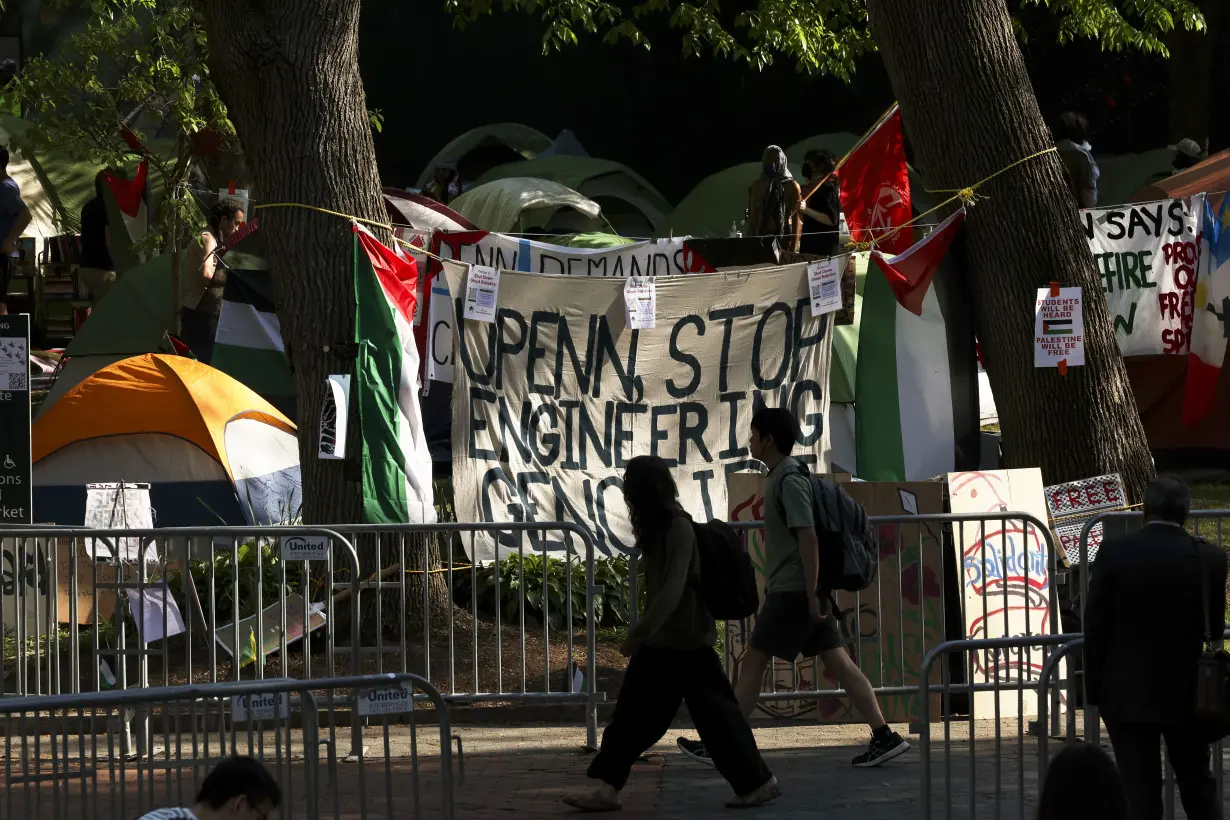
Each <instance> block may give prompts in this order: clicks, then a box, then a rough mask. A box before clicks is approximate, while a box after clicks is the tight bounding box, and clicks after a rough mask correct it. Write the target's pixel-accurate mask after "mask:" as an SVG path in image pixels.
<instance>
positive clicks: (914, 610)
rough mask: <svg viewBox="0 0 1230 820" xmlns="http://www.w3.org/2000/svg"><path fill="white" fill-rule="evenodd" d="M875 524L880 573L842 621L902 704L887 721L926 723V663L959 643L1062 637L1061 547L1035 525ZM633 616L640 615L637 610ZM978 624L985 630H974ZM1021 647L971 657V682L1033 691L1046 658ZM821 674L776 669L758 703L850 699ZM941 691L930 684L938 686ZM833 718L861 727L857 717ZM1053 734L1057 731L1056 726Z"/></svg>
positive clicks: (865, 665) (1002, 517) (1017, 518)
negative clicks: (981, 638) (953, 612)
mask: <svg viewBox="0 0 1230 820" xmlns="http://www.w3.org/2000/svg"><path fill="white" fill-rule="evenodd" d="M870 520H871V523H872V524H873V525H874V526H876V527H877V530H878V533H879V536H880V570H881V571H880V572H879V573H877V576H876V580H875V582H874V583H873V584H872V586H871V587H869V588H868V589H866V590H864V591H862V592H858V593H839V594H838V596H837V601H838V607H839V612H838V616H839V617H840V618H841V619H842V625H843V629H844V631H845V633H846V634H847V635H848V636H849V637H850V638H852V640H853V647H852V648H853V650H854V657H855V661H856V662H857V663H858V664H859V667H860V668H861V669H862V670H863V673H864V674H865V675H866V676H867V678H868V680H870V681H871V683H872V685H873V688H874V689H875V692H876V694H877V695H878V696H880V697H882V698H896V699H899V700H900V703H899V704H895V705H894V706H893V708H892V709H889V708H885V709H884V711H885V714H886V716H888V715H889V714H890V711H892V712H896V713H897V714H899V715H901V718H900V719H915V718H917V717H918V716H919V714H920V703H919V701H920V700H922V699H923V698H922V695H921V691H920V689H919V686H920V683H921V682H922V681H924V680H927V678H926V677H923V676H921V672H922V669H921V665H922V663H923V660H924V655H925V653H926V651H927V650H928V649H930V648H932V647H934V646H936V645H938V644H940V643H942V642H943V641H945V640H947V639H948V637H950V636H952V635H956V634H960V635H963V636H969V635H971V634H972V635H975V636H977V635H979V634H987V633H988V632H989V633H992V634H994V632H996V631H999V632H1001V633H1002V634H1006V635H1018V636H1019V635H1024V636H1029V635H1046V634H1050V635H1054V634H1056V633H1059V632H1060V631H1061V628H1060V619H1059V608H1060V607H1059V600H1058V593H1057V590H1056V583H1057V576H1058V567H1059V565H1058V562H1057V548H1056V544H1055V540H1054V536H1053V534H1052V533H1051V530H1050V527H1049V526H1047V525H1046V524H1045V523H1043V522H1042V521H1040V520H1039V519H1037V518H1035V517H1034V516H1031V515H1029V514H1028V513H1022V512H1007V511H1005V512H1000V513H994V514H985V513H984V514H929V515H891V516H873V517H871V519H870ZM733 526H735V527H736V528H737V529H740V530H743V531H744V532H745V537H746V535H747V534H750V532H752V531H754V530H758V529H760V528H762V527H763V524H762V523H760V522H751V523H745V522H739V523H736V524H734V525H733ZM1028 530H1033V531H1034V532H1036V534H1037V539H1038V543H1037V548H1036V549H1034V548H1032V547H1031V545H1030V544H1029V543H1026V544H1025V545H1024V547H1023V548H1022V547H1019V546H1018V545H1016V544H1014V543H1011V542H1012V541H1013V537H1014V536H1018V535H1019V536H1021V540H1022V541H1027V538H1026V537H1025V536H1026V532H1027V531H1028ZM907 533H908V535H907ZM967 543H972V544H973V545H974V547H973V548H971V551H970V554H968V555H963V557H962V558H961V559H960V560H956V561H955V563H956V574H957V579H958V589H957V593H958V598H959V600H960V602H961V605H960V613H961V623H960V624H959V625H958V624H950V623H949V618H948V613H947V612H946V609H947V607H946V605H945V604H946V601H947V599H948V597H949V595H950V593H951V589H950V587H951V581H950V578H949V572H948V571H946V569H945V568H946V561H947V560H949V556H953V558H954V559H955V556H956V555H957V554H958V553H957V552H956V551H954V550H955V546H954V545H966V544H967ZM965 552H966V550H965V549H961V550H960V553H962V554H963V553H965ZM949 566H951V563H950V564H949ZM1044 581H1045V583H1044ZM974 590H977V592H975V591H974ZM632 611H633V612H635V611H636V603H635V601H634V602H633V604H632ZM885 614H887V615H888V617H887V618H885V617H884V615H885ZM970 624H978V626H975V627H973V629H971V628H969V625H970ZM727 630H728V633H729V632H734V631H736V630H737V631H738V632H739V633H740V634H743V635H750V628H749V625H748V624H747V623H744V624H728V625H727ZM958 630H959V631H958ZM907 636H913V637H912V638H911V637H907ZM732 643H733V642H732V641H730V640H728V641H727V646H726V648H727V649H728V650H733V652H731V651H728V652H727V653H726V654H727V658H726V662H727V668H728V671H731V672H733V666H734V664H735V662H736V661H737V657H732V655H733V654H735V653H737V652H738V651H739V650H740V646H738V645H733V646H732ZM988 646H990V645H988ZM1014 646H1016V645H1014ZM1019 648H1020V651H1019V652H1016V653H1013V652H1005V653H1002V654H1000V653H995V654H992V655H989V656H984V657H981V658H975V657H971V656H963V659H964V660H967V661H969V662H968V663H967V664H966V665H965V667H964V671H963V673H962V675H963V680H964V681H967V682H968V681H971V680H974V679H975V678H982V679H983V680H984V681H985V680H989V679H990V677H991V674H992V672H998V673H999V674H1000V675H1001V681H1000V683H1001V688H1004V687H1007V686H1009V679H1011V680H1012V681H1015V683H1014V684H1013V685H1015V686H1017V687H1018V688H1021V689H1023V690H1033V689H1035V688H1036V686H1037V680H1038V677H1037V676H1038V671H1039V670H1040V669H1041V666H1042V664H1043V661H1044V660H1045V657H1044V656H1043V655H1042V654H1041V653H1039V654H1037V655H1036V656H1035V654H1034V651H1033V645H1032V644H1029V643H1023V644H1020V645H1019ZM821 666H822V664H821V663H820V660H819V659H818V658H811V659H806V660H804V661H802V662H800V661H797V660H796V661H795V662H794V663H792V664H790V665H789V667H788V668H787V667H786V665H785V664H784V663H779V664H778V665H777V666H775V667H771V673H770V676H769V681H768V683H769V686H768V688H767V689H766V691H763V692H762V693H761V696H760V703H761V704H762V708H763V706H769V707H770V708H772V707H771V705H772V704H775V703H781V702H791V701H806V700H813V701H818V700H825V699H834V698H840V697H844V696H845V694H846V693H845V691H844V690H843V689H840V688H821V686H820V685H819V684H820V682H821V680H822V677H823V676H822V675H821V674H820V667H821ZM808 667H810V672H809V670H808ZM808 679H810V680H811V681H812V685H811V686H810V687H800V686H799V682H800V681H806V680H808ZM936 682H937V681H936V680H932V684H935V683H936ZM833 716H834V717H852V718H853V719H856V720H857V719H858V717H857V716H856V715H844V716H843V715H839V714H837V713H834V714H833ZM890 721H892V718H891V717H890ZM1052 730H1053V731H1057V730H1058V728H1057V724H1056V725H1055V726H1054V727H1052Z"/></svg>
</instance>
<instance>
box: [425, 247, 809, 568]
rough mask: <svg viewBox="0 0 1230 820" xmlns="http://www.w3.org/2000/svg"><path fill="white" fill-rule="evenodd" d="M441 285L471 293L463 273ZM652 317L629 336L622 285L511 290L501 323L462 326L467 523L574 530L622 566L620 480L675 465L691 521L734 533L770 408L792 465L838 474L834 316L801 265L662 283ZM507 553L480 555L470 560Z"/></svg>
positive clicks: (536, 541) (504, 285)
mask: <svg viewBox="0 0 1230 820" xmlns="http://www.w3.org/2000/svg"><path fill="white" fill-rule="evenodd" d="M445 274H446V277H447V280H448V283H449V288H450V289H451V291H452V292H453V293H459V294H460V293H464V290H463V288H464V287H465V282H466V268H465V266H463V265H458V264H455V263H451V262H450V263H446V264H445ZM654 302H655V304H654V314H655V320H654V326H653V327H652V328H646V329H641V330H631V329H629V328H628V327H627V322H626V317H625V307H624V305H625V300H624V282H623V281H622V280H617V279H613V278H609V277H608V278H605V279H603V278H581V277H575V276H541V275H534V274H526V273H516V272H511V271H504V272H502V273H501V274H500V289H499V296H498V305H497V311H496V319H495V322H494V323H488V322H478V321H471V320H467V321H464V322H462V323H461V332H460V333H459V334H458V337H457V340H456V343H457V350H458V362H459V366H458V367H457V368H455V370H454V376H455V382H454V388H453V486H454V488H455V490H456V504H457V516H458V520H461V521H478V522H484V523H488V522H501V521H529V520H537V521H569V522H575V523H577V524H579V525H580V526H582V527H584V528H585V529H586V530H588V531H589V532H590V533H591V534H592V536H593V539H594V544H595V546H596V547H597V549H598V551H599V552H601V553H604V554H607V555H614V554H620V553H626V552H628V551H630V550H631V549H632V547H633V538H632V532H631V526H630V524H629V522H628V515H627V509H626V507H625V505H624V500H623V495H622V493H621V491H620V488H621V479H622V476H623V472H624V468H625V467H626V465H627V463H628V461H629V460H630V459H631V458H632V457H634V456H637V455H656V456H660V457H661V458H663V459H665V460H666V461H667V463H668V464H669V465H671V467H672V469H673V471H674V476H675V481H676V483H677V484H678V487H679V500H680V503H681V504H682V505H683V507H684V509H686V510H687V511H688V512H689V513H691V514H692V516H693V517H694V518H695V519H696V520H709V519H711V518H722V517H725V515H726V512H727V499H726V477H727V475H729V474H730V473H733V472H739V471H741V470H747V469H753V468H754V466H755V463H754V462H753V461H752V460H751V454H750V452H749V450H748V439H749V436H750V428H749V423H750V421H751V418H752V414H753V413H754V412H755V411H756V410H757V409H759V407H761V406H770V407H779V406H780V407H786V408H788V409H789V410H790V411H791V413H793V414H794V416H795V418H797V419H798V420H799V424H800V427H801V428H802V429H801V437H800V440H799V442H798V445H797V447H796V450H795V455H796V457H798V458H799V459H800V460H802V461H805V462H807V463H809V464H811V465H812V467H813V469H814V470H815V471H818V472H826V471H827V470H828V469H829V432H828V424H827V419H826V416H827V413H828V407H829V396H828V389H827V388H828V383H829V365H830V361H831V352H832V316H831V315H829V314H826V315H823V316H812V315H811V299H810V294H809V291H808V286H807V274H806V265H804V264H799V265H790V266H787V267H779V268H767V269H763V270H757V271H743V272H739V273H716V274H709V275H702V276H694V277H665V278H659V279H657V280H655V299H654ZM462 307H463V305H462V304H461V300H458V301H457V302H456V303H455V304H454V311H455V315H460V314H461V311H462ZM499 538H500V543H499V552H500V554H501V555H503V554H506V553H507V552H509V551H515V550H516V549H517V548H518V546H519V545H520V546H524V547H525V548H527V550H528V549H529V548H530V547H532V548H533V549H534V550H535V551H541V550H544V549H545V550H547V551H560V550H565V549H567V548H568V547H569V546H570V544H569V541H568V536H567V535H565V534H561V533H560V532H558V531H556V532H546V533H526V534H524V540H523V536H522V534H518V533H512V532H509V533H503V534H501V535H500V536H499ZM571 547H572V548H573V549H575V550H583V545H582V544H581V543H580V542H579V541H578V539H576V538H573V539H572V541H571ZM496 551H497V550H496V544H495V543H494V539H493V538H492V537H490V536H479V537H477V538H476V539H475V544H474V553H475V554H474V556H473V557H474V559H475V560H480V561H481V560H489V559H491V558H493V557H494V556H495V554H496ZM582 554H583V553H582Z"/></svg>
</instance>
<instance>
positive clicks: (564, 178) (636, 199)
mask: <svg viewBox="0 0 1230 820" xmlns="http://www.w3.org/2000/svg"><path fill="white" fill-rule="evenodd" d="M509 177H533V178H535V179H549V180H551V181H552V182H558V183H559V184H561V185H565V186H567V187H569V188H571V189H572V190H574V191H576V192H577V193H579V194H581V195H583V196H586V197H589V198H590V199H592V200H594V201H595V202H597V203H598V204H599V205H601V206H602V213H603V215H604V216H605V217H606V219H607V222H608V223H609V224H610V225H611V227H612V228H613V229H614V230H615V231H616V232H618V233H619V234H621V235H623V236H638V237H644V236H653V235H655V234H657V233H658V232H659V231H660V230H661V228H662V223H663V220H665V218H666V214H668V213H669V212H670V209H671V206H670V203H669V202H667V201H666V199H664V198H663V196H662V195H661V194H660V193H658V191H657V189H656V188H654V187H653V185H651V184H649V181H648V180H646V179H645V178H644V177H642V176H641V175H640V174H638V173H637V172H636V171H633V170H632V169H631V168H629V167H628V166H626V165H623V164H621V163H618V162H612V161H610V160H605V159H593V158H591V157H576V156H553V157H539V158H538V159H531V160H526V161H524V162H513V163H510V164H508V165H501V166H500V167H498V168H493V169H491V170H490V171H488V172H487V173H486V174H484V175H483V176H482V177H481V178H480V179H479V180H478V181H479V184H482V183H484V182H490V181H492V180H496V179H507V178H509Z"/></svg>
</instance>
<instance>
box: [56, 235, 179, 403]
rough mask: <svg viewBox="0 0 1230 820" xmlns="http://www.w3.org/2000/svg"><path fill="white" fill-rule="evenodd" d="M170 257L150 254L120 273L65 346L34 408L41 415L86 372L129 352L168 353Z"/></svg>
mask: <svg viewBox="0 0 1230 820" xmlns="http://www.w3.org/2000/svg"><path fill="white" fill-rule="evenodd" d="M171 305H172V300H171V257H170V256H169V255H166V254H164V255H162V256H155V257H154V258H153V259H151V260H150V261H148V262H146V263H144V264H142V265H139V266H137V267H135V268H133V269H132V270H130V271H127V272H126V273H124V274H121V275H120V276H119V277H118V278H117V279H116V281H115V287H113V288H111V290H110V292H109V293H108V294H107V296H106V298H104V299H103V300H102V301H101V302H99V303H98V306H97V307H95V308H94V310H93V311H92V312H91V313H90V318H89V319H87V320H86V322H85V324H83V325H82V326H81V329H80V330H79V331H77V335H76V336H74V337H73V340H72V341H71V342H69V344H68V348H67V349H65V351H64V357H63V360H62V367H61V368H60V372H59V373H58V374H57V375H56V379H55V384H54V386H53V387H52V388H51V392H50V393H48V395H47V398H46V399H45V400H44V401H43V403H42V405H41V407H40V408H39V413H40V414H45V413H46V412H47V411H48V410H49V409H50V408H51V407H52V406H53V405H54V404H55V403H56V402H58V401H59V400H60V398H61V397H62V396H64V394H65V393H67V392H68V391H69V390H71V389H73V388H74V387H76V386H77V385H78V384H80V383H81V382H83V381H85V379H87V378H88V377H89V376H90V375H91V374H93V373H95V372H97V371H99V370H101V369H103V368H104V367H106V366H108V365H110V364H114V363H115V362H118V361H120V360H122V359H127V358H128V357H129V356H137V355H140V354H141V353H155V352H162V353H171V352H173V350H172V348H171V346H170V342H169V340H168V339H167V331H168V327H169V324H170V320H171Z"/></svg>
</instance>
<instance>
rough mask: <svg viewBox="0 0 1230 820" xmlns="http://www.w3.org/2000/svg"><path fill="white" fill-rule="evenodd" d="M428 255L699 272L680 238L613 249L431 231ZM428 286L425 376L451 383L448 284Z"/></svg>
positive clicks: (612, 272) (596, 269)
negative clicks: (430, 248) (430, 250)
mask: <svg viewBox="0 0 1230 820" xmlns="http://www.w3.org/2000/svg"><path fill="white" fill-rule="evenodd" d="M432 253H434V254H436V255H437V256H439V257H441V258H444V259H456V260H457V261H459V262H466V263H468V264H471V265H482V266H484V267H489V268H496V269H501V270H504V269H506V270H516V271H524V272H528V273H555V274H565V275H568V276H597V277H603V276H607V277H610V276H613V277H619V278H623V277H627V276H674V275H676V274H681V273H694V272H696V271H698V270H704V268H703V267H697V265H698V262H697V261H696V260H692V259H690V258H689V257H688V253H687V250H686V248H685V247H684V240H683V239H655V240H650V241H646V242H636V243H634V244H631V245H620V246H617V247H614V248H570V247H565V246H563V245H549V244H547V243H546V242H536V241H534V240H532V239H520V238H517V237H513V236H506V235H504V234H499V233H489V232H487V231H457V232H450V231H436V233H435V234H434V235H433V237H432ZM699 264H703V263H699ZM430 287H431V301H430V307H429V311H428V326H427V328H425V333H426V343H425V345H424V360H425V361H426V363H427V372H426V377H427V378H428V379H430V380H432V381H439V382H452V381H453V327H452V321H453V309H452V307H451V306H450V304H449V291H448V283H447V282H445V281H444V280H443V279H442V278H440V277H439V276H436V277H434V278H433V279H432V280H431V285H430Z"/></svg>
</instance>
